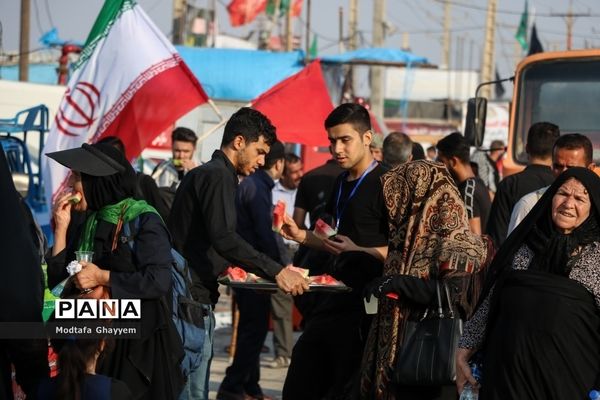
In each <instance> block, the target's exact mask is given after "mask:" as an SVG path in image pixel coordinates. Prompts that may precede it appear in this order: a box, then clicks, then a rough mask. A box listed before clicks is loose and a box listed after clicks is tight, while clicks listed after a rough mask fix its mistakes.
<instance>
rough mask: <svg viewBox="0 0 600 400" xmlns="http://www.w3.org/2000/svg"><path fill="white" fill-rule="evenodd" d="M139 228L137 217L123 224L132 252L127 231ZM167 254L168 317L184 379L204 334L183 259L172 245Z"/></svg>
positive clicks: (197, 360) (195, 360) (196, 360)
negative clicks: (169, 259) (178, 341)
mask: <svg viewBox="0 0 600 400" xmlns="http://www.w3.org/2000/svg"><path fill="white" fill-rule="evenodd" d="M139 228H140V219H139V217H137V218H135V219H133V220H131V221H130V222H129V223H128V224H124V225H123V234H124V236H125V237H126V238H127V242H128V243H129V247H130V249H131V251H132V252H134V248H135V236H134V235H132V234H131V232H138V231H139ZM171 256H172V257H173V267H172V268H171V277H172V280H173V286H172V293H173V295H172V304H171V305H170V309H171V318H172V320H173V323H174V324H175V328H176V329H177V333H179V337H180V338H181V342H182V344H183V349H184V350H185V355H184V357H183V360H182V361H181V370H182V372H183V376H184V377H186V379H187V377H188V376H189V374H190V372H192V371H193V370H195V369H196V368H198V367H199V366H200V361H201V359H202V344H203V343H204V335H205V331H204V308H203V304H202V303H199V302H197V301H196V300H194V298H193V297H192V294H191V292H190V287H191V286H192V279H191V277H190V270H189V267H188V264H187V261H186V259H185V258H184V257H183V256H182V255H181V254H179V252H177V250H175V249H173V248H171Z"/></svg>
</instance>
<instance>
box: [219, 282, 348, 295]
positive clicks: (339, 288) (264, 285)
mask: <svg viewBox="0 0 600 400" xmlns="http://www.w3.org/2000/svg"><path fill="white" fill-rule="evenodd" d="M219 283H220V284H221V285H226V286H229V287H232V288H237V289H254V290H264V291H269V292H275V291H277V289H278V288H279V287H278V286H277V284H276V283H274V282H231V281H227V282H226V281H219ZM308 291H309V292H334V293H345V292H350V291H352V288H351V287H349V286H346V285H318V284H314V283H311V284H310V285H308Z"/></svg>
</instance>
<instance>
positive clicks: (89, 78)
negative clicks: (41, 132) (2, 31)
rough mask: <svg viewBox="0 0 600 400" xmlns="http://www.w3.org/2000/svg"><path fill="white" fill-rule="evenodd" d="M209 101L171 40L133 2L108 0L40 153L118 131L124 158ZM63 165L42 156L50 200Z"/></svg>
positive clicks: (60, 183)
mask: <svg viewBox="0 0 600 400" xmlns="http://www.w3.org/2000/svg"><path fill="white" fill-rule="evenodd" d="M207 101H208V96H207V95H206V93H205V92H204V90H203V89H202V86H201V85H200V83H199V82H198V80H197V79H196V78H195V77H194V75H193V74H192V72H191V71H190V70H189V68H188V67H187V65H185V63H184V62H183V60H182V59H181V57H180V56H179V54H178V53H177V51H176V50H175V48H174V47H173V45H172V44H171V43H170V42H169V40H168V39H167V38H166V37H165V36H164V35H163V34H162V32H161V31H160V30H159V29H158V28H157V27H156V26H155V25H154V23H153V22H152V21H151V20H150V18H149V17H148V15H146V13H145V12H144V11H143V10H142V8H141V7H140V6H139V5H137V4H136V2H135V1H133V0H107V1H106V2H105V3H104V6H103V7H102V10H101V11H100V15H98V18H97V19H96V22H95V23H94V26H93V27H92V30H91V32H90V34H89V36H88V38H87V41H86V43H85V46H84V48H83V50H82V52H81V56H80V58H79V61H78V62H77V63H76V64H75V66H74V69H73V71H72V74H71V78H70V80H69V85H68V87H67V90H66V92H65V94H64V97H63V99H62V102H61V105H60V107H59V110H58V112H57V113H56V118H55V120H54V123H53V125H52V127H51V129H50V132H49V134H48V139H47V141H46V146H45V148H44V152H45V153H50V152H53V151H58V150H65V149H70V148H74V147H79V146H81V145H82V144H83V143H94V142H96V141H97V140H98V139H100V138H102V137H105V136H118V137H119V138H121V140H123V142H124V143H125V147H126V149H127V158H128V159H132V158H134V157H135V156H137V155H139V154H140V152H141V151H142V149H144V148H145V147H146V146H147V145H148V144H149V143H150V142H151V141H152V139H154V138H155V137H156V136H157V135H158V134H160V133H161V132H162V131H164V130H165V129H167V128H169V127H170V126H172V125H173V123H174V122H175V121H176V120H177V119H178V118H180V117H181V116H182V115H184V114H186V113H187V112H188V111H190V110H191V109H193V108H194V107H196V106H198V105H200V104H202V103H205V102H207ZM67 175H68V170H67V169H66V168H64V167H62V166H61V165H59V164H58V163H56V162H55V161H53V160H50V159H48V158H47V157H46V168H45V175H44V179H45V180H46V188H47V189H46V190H47V192H48V193H47V195H48V199H49V200H50V199H53V198H54V197H55V196H56V195H57V194H58V193H60V192H61V191H62V190H64V188H65V186H66V180H67Z"/></svg>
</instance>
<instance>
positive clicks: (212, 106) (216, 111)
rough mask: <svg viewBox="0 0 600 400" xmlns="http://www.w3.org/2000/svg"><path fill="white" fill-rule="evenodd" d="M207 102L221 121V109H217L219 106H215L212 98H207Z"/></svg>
mask: <svg viewBox="0 0 600 400" xmlns="http://www.w3.org/2000/svg"><path fill="white" fill-rule="evenodd" d="M207 103H208V105H209V106H210V107H211V108H212V109H213V111H214V112H215V114H217V116H218V117H219V118H220V119H221V121H223V114H221V110H219V107H217V105H216V104H215V102H214V101H212V99H208V101H207Z"/></svg>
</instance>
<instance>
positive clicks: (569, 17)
mask: <svg viewBox="0 0 600 400" xmlns="http://www.w3.org/2000/svg"><path fill="white" fill-rule="evenodd" d="M550 15H552V16H554V17H563V18H564V19H565V23H566V24H567V50H571V49H572V48H573V24H574V23H575V18H576V17H590V16H591V15H590V13H589V12H587V13H574V12H573V0H569V11H568V12H566V13H552V14H550Z"/></svg>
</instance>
